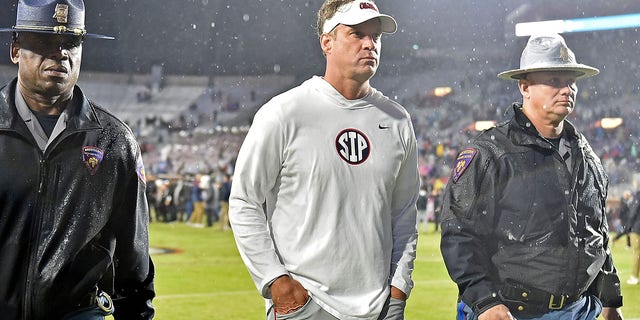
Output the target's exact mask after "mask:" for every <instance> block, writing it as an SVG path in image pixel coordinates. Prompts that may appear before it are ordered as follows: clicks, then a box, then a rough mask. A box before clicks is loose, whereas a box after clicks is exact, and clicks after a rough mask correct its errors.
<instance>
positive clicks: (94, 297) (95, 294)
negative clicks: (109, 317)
mask: <svg viewBox="0 0 640 320" xmlns="http://www.w3.org/2000/svg"><path fill="white" fill-rule="evenodd" d="M79 306H81V307H95V306H97V307H98V308H99V309H100V310H102V311H103V312H105V313H107V314H111V313H112V312H113V301H112V300H111V297H110V296H109V295H108V294H107V293H106V292H104V291H102V290H100V289H98V288H97V287H96V288H95V290H94V291H92V292H91V293H90V294H88V295H86V296H85V298H84V299H82V301H81V302H80V304H79Z"/></svg>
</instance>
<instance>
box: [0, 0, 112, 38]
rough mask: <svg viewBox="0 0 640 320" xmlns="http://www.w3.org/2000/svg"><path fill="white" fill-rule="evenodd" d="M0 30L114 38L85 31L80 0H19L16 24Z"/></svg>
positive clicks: (82, 6) (82, 7) (82, 3)
mask: <svg viewBox="0 0 640 320" xmlns="http://www.w3.org/2000/svg"><path fill="white" fill-rule="evenodd" d="M0 32H37V33H51V34H64V35H73V36H84V37H87V38H98V39H114V37H111V36H105V35H100V34H92V33H87V30H86V29H85V26H84V2H83V1H82V0H19V1H18V10H17V14H16V25H15V26H13V27H11V28H0Z"/></svg>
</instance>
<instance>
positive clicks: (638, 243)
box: [623, 192, 640, 285]
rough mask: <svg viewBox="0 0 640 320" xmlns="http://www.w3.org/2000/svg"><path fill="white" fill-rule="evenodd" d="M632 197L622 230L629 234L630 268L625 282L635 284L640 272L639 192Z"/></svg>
mask: <svg viewBox="0 0 640 320" xmlns="http://www.w3.org/2000/svg"><path fill="white" fill-rule="evenodd" d="M633 198H634V201H633V205H631V209H630V210H629V216H628V217H627V220H626V223H625V224H624V227H625V230H624V231H623V232H624V233H626V234H628V235H629V238H630V241H631V262H632V268H631V276H629V279H628V280H627V284H630V285H637V284H638V276H639V274H640V192H636V194H635V196H634V197H633Z"/></svg>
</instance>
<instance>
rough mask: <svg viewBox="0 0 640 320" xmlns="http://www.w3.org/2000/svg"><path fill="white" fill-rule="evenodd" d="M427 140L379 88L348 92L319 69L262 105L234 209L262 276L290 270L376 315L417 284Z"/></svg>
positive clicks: (244, 250)
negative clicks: (393, 293) (420, 145)
mask: <svg viewBox="0 0 640 320" xmlns="http://www.w3.org/2000/svg"><path fill="white" fill-rule="evenodd" d="M419 183H420V182H419V176H418V167H417V152H416V140H415V135H414V132H413V126H412V124H411V119H410V117H409V114H408V113H407V112H406V110H404V108H402V106H400V105H399V104H397V103H396V102H394V101H392V100H390V99H388V98H387V97H385V96H384V95H382V94H381V93H380V92H378V91H377V90H375V89H371V92H370V93H369V94H367V95H366V96H365V97H363V98H361V99H356V100H347V99H345V98H344V97H343V96H342V95H341V94H340V93H339V92H338V91H336V90H335V89H334V88H333V87H332V86H331V85H330V84H329V83H327V82H326V81H325V80H324V79H322V78H320V77H317V76H316V77H313V78H311V79H309V80H307V81H305V82H304V83H302V84H301V85H300V86H298V87H296V88H293V89H291V90H289V91H287V92H285V93H283V94H280V95H278V96H276V97H274V98H273V99H272V100H271V101H269V102H268V103H266V104H265V105H264V106H263V107H262V108H261V109H260V110H259V111H258V112H257V113H256V115H255V118H254V121H253V124H252V126H251V128H250V130H249V132H248V134H247V136H246V138H245V140H244V143H243V145H242V147H241V149H240V152H239V154H238V159H237V162H236V171H235V175H234V178H233V184H232V188H231V198H230V200H229V205H230V209H229V216H230V220H231V225H232V228H233V231H234V236H235V239H236V243H237V245H238V249H239V251H240V254H241V256H242V258H243V260H244V262H245V264H246V265H247V268H248V269H249V273H250V274H251V276H252V278H253V280H254V282H255V284H256V287H257V288H258V290H260V291H261V293H262V295H263V296H264V297H265V298H267V299H268V298H270V292H269V288H268V284H269V283H270V282H271V281H272V280H274V279H275V278H277V277H278V276H280V275H283V274H288V275H290V276H291V277H292V278H293V279H295V280H297V281H299V282H300V283H301V284H302V285H303V286H304V287H305V289H307V290H308V292H309V294H310V295H311V296H312V297H313V299H314V301H316V302H317V303H318V304H319V305H320V306H321V307H322V308H323V309H325V310H326V311H328V312H329V313H331V314H333V315H334V316H336V317H338V318H339V319H377V317H378V315H379V313H380V311H381V309H382V307H383V305H384V303H385V300H386V299H387V297H388V295H389V285H393V286H395V287H397V288H398V289H400V290H402V291H403V292H405V293H406V294H407V295H408V294H409V293H410V291H411V288H412V287H413V281H412V280H411V273H412V271H413V261H414V259H415V252H416V243H417V230H416V206H415V203H416V199H417V196H418V189H419Z"/></svg>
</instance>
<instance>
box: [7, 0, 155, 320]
mask: <svg viewBox="0 0 640 320" xmlns="http://www.w3.org/2000/svg"><path fill="white" fill-rule="evenodd" d="M84 15H85V8H84V3H83V2H82V0H19V2H18V6H17V19H16V24H15V25H14V26H13V27H10V28H2V29H0V32H4V33H7V32H8V33H11V34H12V41H11V51H10V52H11V61H12V62H13V63H14V64H16V65H17V67H18V76H17V77H16V78H15V79H13V80H12V81H10V82H9V83H8V84H6V85H4V86H3V87H2V88H0V168H2V174H0V284H1V285H0V318H2V319H4V320H14V319H22V320H26V319H28V320H38V319H66V320H69V319H74V320H85V319H92V320H93V319H104V317H105V316H106V315H109V314H112V313H113V316H114V317H115V319H127V320H131V319H151V318H153V315H154V309H153V306H152V304H151V300H152V298H153V297H154V295H155V293H154V288H153V279H154V269H153V263H152V262H151V259H150V256H149V248H148V219H149V214H148V208H147V202H146V198H145V176H144V167H143V164H142V160H141V155H140V149H139V147H138V144H137V142H136V140H135V137H134V135H133V133H132V132H131V130H130V129H129V128H128V127H127V126H126V125H125V124H124V123H123V122H122V121H120V120H118V119H117V118H116V117H114V116H113V115H111V114H110V113H108V112H107V111H106V110H105V109H104V108H102V107H100V106H98V105H96V104H95V103H93V102H92V101H90V100H89V99H88V98H87V97H86V96H85V95H84V93H83V92H82V90H80V88H79V87H78V86H77V85H76V82H77V80H78V75H79V72H80V62H81V55H82V45H83V41H84V40H85V39H86V38H101V39H113V37H109V36H104V35H97V34H91V33H87V30H86V29H85V25H84V22H85V21H84V20H85V19H84Z"/></svg>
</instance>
